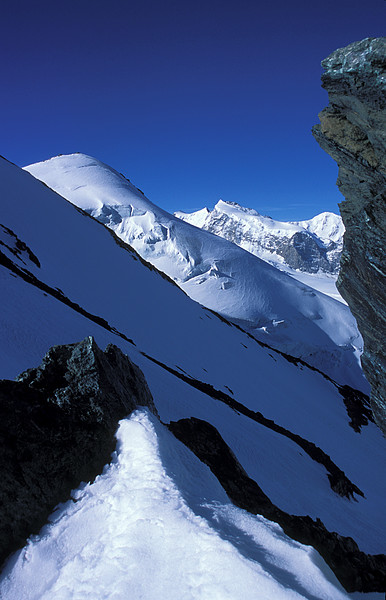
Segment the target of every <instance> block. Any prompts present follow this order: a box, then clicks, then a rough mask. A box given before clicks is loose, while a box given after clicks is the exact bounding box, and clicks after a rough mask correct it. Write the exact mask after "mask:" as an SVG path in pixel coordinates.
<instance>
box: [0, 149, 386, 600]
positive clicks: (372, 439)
mask: <svg viewBox="0 0 386 600" xmlns="http://www.w3.org/2000/svg"><path fill="white" fill-rule="evenodd" d="M0 172H1V179H0V190H1V194H2V198H3V211H2V214H3V219H4V226H5V227H6V228H7V230H8V232H11V233H8V234H7V235H9V236H10V237H11V238H13V239H14V236H17V238H18V239H19V240H20V242H22V243H23V244H24V245H25V246H24V249H25V250H24V253H22V255H18V254H17V253H15V251H14V247H13V246H12V245H11V243H7V246H8V247H5V246H2V247H1V252H2V254H1V257H2V262H1V265H0V278H1V286H0V289H1V294H2V298H1V304H2V311H1V312H0V353H1V360H0V376H1V377H6V378H13V377H15V376H16V375H17V374H18V373H20V372H21V371H23V370H24V369H26V368H29V367H31V366H36V365H37V364H40V362H41V358H42V356H43V355H44V354H45V352H46V351H47V350H48V348H49V347H51V346H53V345H55V344H63V343H71V342H74V341H79V340H81V339H83V338H85V337H86V336H89V335H93V336H94V337H95V339H96V342H97V343H98V345H99V346H100V347H103V348H104V347H105V346H106V345H107V344H108V343H115V344H117V345H118V346H119V347H120V348H121V349H122V350H123V352H125V353H126V354H128V355H129V356H130V358H132V360H133V361H134V362H135V363H136V364H138V365H139V367H140V368H141V369H142V371H143V373H144V375H145V378H146V380H147V382H148V385H149V387H150V390H151V393H152V396H153V398H154V402H155V405H156V408H157V411H158V413H159V415H160V418H161V420H162V422H164V423H169V422H170V421H172V420H173V421H176V420H178V419H182V418H189V417H196V418H198V419H202V420H205V421H207V422H208V423H210V424H212V425H213V426H214V427H216V428H217V430H218V431H219V433H220V434H221V436H222V438H223V439H224V441H225V442H226V443H227V444H228V446H229V447H230V448H231V450H232V451H233V453H234V454H235V456H236V457H237V459H238V460H239V462H240V463H241V465H242V467H243V468H244V469H245V470H246V472H247V473H248V475H249V477H251V478H253V479H254V480H255V481H256V482H257V483H258V484H259V485H260V486H261V488H262V489H263V490H264V492H265V493H266V494H267V495H268V496H269V498H270V499H271V501H272V502H274V503H275V505H277V506H278V507H279V508H280V509H282V510H285V511H287V512H288V513H290V514H295V515H310V516H311V517H312V518H314V519H315V518H320V519H321V520H322V521H323V523H324V524H325V526H326V527H327V528H328V529H329V530H330V531H336V532H338V533H339V534H340V535H344V536H347V535H349V536H351V537H353V538H354V539H355V540H356V542H357V543H358V545H359V547H360V549H361V550H363V551H364V552H369V553H379V552H383V551H384V540H385V539H386V530H385V526H386V524H385V520H384V502H383V499H384V498H385V496H386V481H385V477H384V472H385V471H384V456H385V453H384V449H385V440H384V438H383V437H382V434H381V432H380V431H379V430H378V428H377V427H376V426H375V425H374V424H373V423H371V422H370V423H368V424H367V425H364V426H363V427H362V431H361V433H357V432H356V431H354V429H353V428H352V427H350V426H349V420H350V419H349V417H348V414H347V410H346V407H345V404H344V401H343V396H342V394H341V392H340V390H339V386H337V385H336V384H334V383H333V382H332V381H331V380H328V379H326V378H325V377H323V376H322V375H321V374H320V373H318V372H315V371H313V370H311V369H308V368H307V367H305V366H304V365H297V364H296V363H295V362H294V361H291V360H288V357H287V358H286V357H284V356H282V355H281V354H279V353H277V352H275V351H273V350H270V349H269V348H265V347H261V346H260V345H259V344H257V343H256V342H255V341H254V340H252V339H251V338H250V337H248V335H247V334H245V333H244V332H242V331H240V330H239V329H237V328H236V327H232V326H229V325H228V324H227V323H224V322H223V321H221V320H220V319H219V318H218V317H216V316H215V315H213V314H212V313H211V312H210V311H208V310H206V309H204V308H202V307H200V306H199V305H198V304H197V303H195V302H193V301H192V300H191V299H190V298H188V297H187V296H186V295H185V294H183V293H182V292H181V290H179V289H178V288H177V287H176V286H174V285H171V283H170V282H168V281H166V280H165V279H164V278H162V277H161V276H160V274H159V273H157V272H156V271H154V270H151V269H150V268H148V267H147V266H146V265H144V264H143V263H142V262H141V261H140V260H139V259H138V257H137V256H136V255H135V254H134V253H133V252H131V251H130V248H127V247H122V246H120V245H119V244H118V243H116V241H115V239H114V237H113V236H112V235H111V233H110V232H109V231H107V229H106V228H105V227H103V226H102V225H101V224H100V223H98V222H96V221H95V220H94V219H91V218H88V217H87V216H85V215H83V214H81V213H80V212H79V211H78V210H76V209H75V208H74V207H73V206H72V205H71V204H70V203H68V202H66V201H65V200H64V199H63V198H61V197H60V196H58V195H57V194H55V193H54V192H53V191H52V190H50V189H47V187H45V186H43V185H42V184H41V183H40V182H38V181H36V179H34V178H33V177H31V176H30V175H29V174H28V173H26V172H23V171H22V170H20V169H18V168H17V167H15V166H14V165H11V164H10V163H7V162H6V161H3V160H1V161H0ZM21 215H22V218H21ZM58 223H60V225H61V226H60V227H58V226H57V224H58ZM69 232H71V236H69ZM206 235H208V234H206ZM27 256H34V257H35V258H36V259H37V262H36V261H34V260H29V262H28V260H26V257H27ZM23 261H24V262H23ZM43 283H44V284H45V286H46V287H44V286H43ZM50 290H51V291H50ZM55 290H56V291H55ZM66 299H67V300H68V301H66ZM70 301H71V302H72V303H73V304H72V305H71V303H70ZM334 305H335V303H334ZM74 307H78V308H77V309H75V308H74ZM343 308H344V307H343ZM81 309H82V310H81ZM82 311H83V312H82ZM89 315H94V317H95V318H94V320H93V319H91V318H90V316H89ZM120 334H124V336H125V337H123V336H122V335H120ZM130 340H132V341H130ZM147 356H152V357H154V358H156V359H158V361H159V363H161V362H162V363H164V365H167V366H168V367H170V368H171V369H174V370H175V371H176V370H177V371H180V372H181V373H182V374H184V373H185V374H188V375H189V377H191V378H195V380H196V381H200V382H203V383H205V384H207V385H209V386H212V388H213V389H217V390H222V391H224V392H226V393H227V394H231V395H232V396H233V397H234V398H235V399H236V400H237V401H238V402H239V403H242V404H243V405H244V406H245V407H246V408H248V409H249V410H252V411H260V412H261V413H262V414H263V415H264V416H265V417H266V418H267V419H272V420H274V421H275V422H276V423H279V424H280V425H282V426H283V427H286V428H288V430H291V431H292V432H294V433H295V434H297V435H299V436H302V437H303V438H304V439H306V440H309V441H310V442H312V443H314V444H316V445H317V446H318V447H319V448H321V449H322V450H323V451H324V452H325V453H326V454H328V456H330V457H331V460H332V461H333V462H334V463H335V464H336V465H338V467H339V468H340V469H342V470H343V471H344V473H345V474H346V476H347V477H348V478H349V479H350V480H351V481H352V482H353V483H354V484H355V485H356V486H358V487H359V488H360V489H361V490H362V491H363V493H364V497H362V496H360V495H358V496H356V500H357V501H352V500H349V499H348V498H346V497H342V496H340V495H339V494H337V493H335V492H334V491H333V490H332V488H331V485H330V482H329V479H328V477H327V472H326V469H325V467H324V466H323V465H322V464H320V463H318V462H315V460H313V459H312V458H311V457H310V456H309V455H308V454H307V453H305V452H303V451H301V449H300V447H299V446H298V445H297V444H296V443H294V441H293V440H291V439H289V438H288V437H285V436H282V435H280V434H279V433H277V432H275V431H273V430H271V429H269V428H267V427H264V426H263V425H261V424H259V423H257V422H255V421H253V420H252V419H250V418H248V416H246V415H245V414H241V413H240V412H238V411H235V410H232V409H231V408H230V407H229V406H227V405H226V404H224V403H222V402H219V401H218V400H216V398H214V397H212V396H210V395H208V394H207V393H205V392H204V391H200V389H199V388H197V387H196V388H195V387H193V386H191V385H188V384H187V383H186V382H185V381H183V380H182V379H181V378H177V377H176V376H175V375H173V373H172V371H171V370H167V369H165V368H163V367H161V366H160V365H159V364H156V363H155V362H154V361H151V360H149V359H148V358H147ZM118 437H119V444H118V447H117V457H116V458H115V459H114V461H113V464H112V466H111V467H109V468H107V469H106V471H105V473H104V474H103V475H102V476H101V477H100V478H98V479H97V481H96V482H95V483H94V484H92V485H90V486H86V487H83V488H82V489H80V490H79V491H78V492H76V497H77V499H78V500H79V501H78V502H77V503H76V504H73V503H70V504H68V505H66V506H64V507H62V508H63V510H61V511H59V513H57V514H56V515H54V520H56V522H55V523H54V524H53V525H52V526H48V527H47V528H45V529H44V530H43V531H42V532H41V535H40V536H38V537H37V538H33V539H32V540H31V541H30V542H29V544H28V545H27V547H26V549H25V550H22V551H21V553H17V554H16V555H15V556H14V557H11V559H10V561H9V563H8V565H7V567H6V571H5V572H4V574H3V576H2V579H1V583H0V585H1V588H0V589H1V595H2V597H3V598H4V600H14V599H15V598H19V597H20V598H23V599H24V598H26V599H29V598H31V600H32V599H33V598H38V597H39V594H40V595H41V596H42V597H43V598H44V597H45V598H50V599H51V598H52V600H53V599H54V598H55V600H57V599H58V598H59V599H63V600H64V599H67V598H74V599H75V598H79V600H80V599H81V598H82V600H83V599H84V598H87V599H88V598H90V599H91V598H95V597H100V598H102V599H103V598H104V597H107V596H106V594H107V593H109V594H110V595H109V596H108V597H111V598H113V597H114V598H116V599H117V600H126V598H127V597H136V594H137V597H138V595H139V591H140V592H141V593H142V594H143V598H145V599H146V600H154V598H155V597H157V596H158V597H160V596H161V597H162V595H163V596H164V597H168V598H169V597H171V598H173V597H176V589H177V587H176V586H175V581H177V582H180V581H182V582H183V583H181V585H182V590H183V591H184V592H185V597H186V598H187V599H189V600H190V599H192V600H196V599H200V600H201V599H202V600H204V599H205V600H206V599H207V598H208V597H210V598H215V597H218V598H221V599H222V598H229V600H233V599H234V598H236V599H237V598H238V597H240V596H239V595H238V594H239V591H238V589H239V590H240V591H244V592H245V594H244V595H245V597H246V598H248V593H250V592H247V591H246V583H248V589H249V590H253V591H254V593H255V592H256V590H257V589H258V590H261V597H262V598H267V600H268V599H269V600H271V599H272V598H279V599H281V598H282V597H283V598H298V597H304V598H307V599H308V600H309V599H310V598H313V597H316V598H323V599H325V600H327V599H330V600H335V599H336V600H340V599H341V598H363V596H362V595H361V594H350V595H349V594H347V593H345V592H344V590H343V589H342V587H341V585H340V584H339V583H338V582H337V581H336V578H335V576H334V575H333V574H332V572H331V570H330V569H329V568H328V567H327V566H326V564H325V563H324V561H322V559H321V558H320V556H319V555H317V554H316V553H315V552H314V551H313V550H312V549H310V548H307V547H306V548H305V547H303V546H301V545H300V544H298V543H296V542H293V541H292V540H290V539H289V538H287V537H286V536H284V535H283V533H282V531H281V529H280V528H279V527H278V526H276V525H273V524H272V523H269V522H267V521H266V520H265V519H262V518H261V517H255V516H253V515H251V514H249V513H246V512H245V511H242V510H239V509H235V508H234V507H232V506H231V505H230V504H229V500H228V499H227V497H226V495H225V493H224V492H223V490H222V489H221V487H220V486H219V483H218V482H217V481H216V480H215V479H214V477H213V476H212V475H211V473H210V472H209V470H208V469H207V468H206V467H203V465H202V464H201V463H200V462H199V461H198V460H196V458H195V457H194V456H193V455H192V454H191V453H190V452H189V451H188V450H187V449H186V448H184V447H183V446H182V445H181V444H180V443H177V441H176V440H175V439H174V438H171V436H170V434H169V433H168V432H166V431H165V429H164V428H163V427H161V425H160V424H159V423H157V422H155V421H152V419H151V418H150V420H149V417H148V416H146V415H145V414H144V413H136V415H134V416H133V417H132V418H131V419H130V420H129V421H124V422H123V426H122V427H121V429H120V432H119V434H118ZM139 462H140V464H139ZM370 467H371V468H370ZM165 473H166V474H165ZM273 474H274V476H273ZM111 490H114V494H111V493H110V491H111ZM107 515H108V516H107ZM101 523H103V524H104V523H105V524H106V528H104V529H103V532H102V531H101V530H100V529H99V528H98V527H99V524H101ZM185 538H186V539H188V540H190V542H191V544H187V547H186V548H185V547H184V546H182V547H181V546H180V545H179V541H180V540H182V539H184V540H185ZM163 544H165V548H166V551H167V552H169V549H170V555H169V556H168V558H167V559H165V556H166V554H165V551H164V546H163ZM161 548H162V551H161ZM173 549H174V550H175V552H174V553H173ZM201 558H203V559H204V560H201ZM205 558H206V559H207V561H208V562H207V561H206V560H205ZM231 563H232V564H233V565H234V567H235V568H237V573H236V572H235V568H232V565H231ZM174 564H176V568H174ZM43 565H44V566H43ZM193 566H194V570H192V567H193ZM208 567H210V572H209V568H208ZM150 569H152V570H151V571H150ZM155 572H156V573H157V574H159V576H160V579H159V586H160V587H162V594H161V592H159V589H158V588H157V594H156V596H155V595H154V591H153V590H154V589H155V588H154V587H153V586H154V585H157V584H158V583H154V578H152V577H149V573H155ZM228 572H229V573H230V574H232V575H233V578H234V580H235V582H236V583H237V582H238V586H239V588H238V586H237V585H235V583H234V582H233V578H229V577H228V575H227V573H228ZM238 573H239V574H238ZM176 578H177V579H176ZM149 581H150V582H151V584H152V587H150V585H149ZM244 582H245V583H244ZM184 586H185V587H184ZM316 587H317V588H318V589H316ZM106 590H108V591H106ZM99 591H100V593H99ZM33 594H35V596H34V595H33ZM44 594H45V596H44ZM113 594H114V595H113ZM173 594H174V596H173ZM264 594H265V595H264ZM179 597H181V595H180V596H179ZM249 597H251V598H252V597H256V594H255V595H254V596H249ZM366 597H367V596H366ZM368 598H374V599H378V598H379V599H380V598H381V596H380V594H370V595H369V596H368Z"/></svg>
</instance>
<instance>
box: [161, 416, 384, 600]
mask: <svg viewBox="0 0 386 600" xmlns="http://www.w3.org/2000/svg"><path fill="white" fill-rule="evenodd" d="M168 427H169V429H170V430H171V431H172V433H173V434H174V435H175V436H176V437H177V438H178V439H179V440H180V441H181V442H183V443H184V444H185V445H186V446H187V447H188V448H190V450H192V452H194V454H195V455H196V456H197V457H198V458H199V459H200V460H201V461H202V462H204V463H205V464H206V465H208V467H209V468H210V469H211V471H212V472H213V474H214V475H215V476H216V477H217V479H218V480H219V482H220V483H221V485H222V486H223V488H224V489H225V491H226V493H227V494H228V496H229V498H230V499H231V500H232V502H233V503H234V504H235V505H236V506H239V507H240V508H243V509H244V510H247V511H248V512H250V513H253V514H261V515H263V516H264V517H265V518H267V519H269V520H271V521H274V522H276V523H278V524H279V525H280V526H281V527H282V529H283V531H284V533H286V534H287V535H288V536H289V537H291V538H292V539H294V540H297V541H298V542H301V543H302V544H307V545H311V546H313V547H314V548H315V549H316V550H317V551H318V552H319V554H320V555H321V556H322V557H323V558H324V560H325V561H326V563H327V564H328V565H329V567H330V568H331V569H332V570H333V571H334V573H335V575H336V576H337V578H338V579H339V581H340V582H341V584H342V585H343V587H344V588H345V589H346V590H347V591H348V592H354V591H360V592H383V591H385V589H386V556H385V555H383V554H376V555H369V554H365V553H364V552H361V551H360V550H359V548H358V545H357V544H356V542H355V541H354V540H353V539H352V538H350V537H343V536H340V535H338V534H337V533H334V532H330V531H328V530H327V529H326V527H325V526H324V525H323V523H322V521H321V520H320V519H316V520H315V521H314V520H313V519H311V517H308V516H305V517H299V516H295V515H289V514H288V513H286V512H284V511H283V510H281V509H280V508H278V507H277V506H275V505H274V504H273V503H272V502H271V500H270V499H269V498H268V496H267V495H266V494H265V493H264V492H263V490H262V489H261V488H260V487H259V486H258V484H257V483H256V482H255V481H254V480H253V479H251V478H250V477H248V475H247V473H246V472H245V471H244V469H243V467H242V466H241V465H240V463H239V462H238V460H237V458H236V457H235V455H234V454H233V452H232V451H231V449H230V448H229V447H228V446H227V444H226V443H225V442H224V440H223V439H222V437H221V435H220V434H219V432H218V431H217V429H216V428H215V427H213V425H210V424H209V423H207V422H206V421H201V420H200V419H196V418H194V417H192V418H190V419H181V420H180V421H176V422H171V423H170V424H169V425H168Z"/></svg>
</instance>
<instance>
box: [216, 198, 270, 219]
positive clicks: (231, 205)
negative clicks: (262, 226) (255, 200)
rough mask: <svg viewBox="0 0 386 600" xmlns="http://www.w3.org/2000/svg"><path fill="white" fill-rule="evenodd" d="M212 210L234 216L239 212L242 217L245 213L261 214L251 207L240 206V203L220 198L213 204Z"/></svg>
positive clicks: (251, 214)
mask: <svg viewBox="0 0 386 600" xmlns="http://www.w3.org/2000/svg"><path fill="white" fill-rule="evenodd" d="M213 210H214V212H218V213H224V214H228V215H233V216H234V217H237V216H238V215H239V213H241V216H244V217H245V215H250V216H253V217H260V216H261V215H260V214H259V213H258V212H257V211H256V210H254V209H253V208H246V207H245V206H241V204H238V203H237V202H230V201H227V200H221V199H220V200H219V201H218V202H217V204H216V205H215V207H214V209H213Z"/></svg>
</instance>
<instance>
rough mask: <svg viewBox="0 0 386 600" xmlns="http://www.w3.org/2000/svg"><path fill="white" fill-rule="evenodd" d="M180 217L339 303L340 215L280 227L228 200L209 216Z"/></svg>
mask: <svg viewBox="0 0 386 600" xmlns="http://www.w3.org/2000/svg"><path fill="white" fill-rule="evenodd" d="M175 215H176V216H177V217H179V218H180V219H183V220H184V221H186V222H187V223H191V224H192V225H195V226H196V227H200V228H201V229H205V230H206V231H210V232H211V233H214V234H216V235H218V236H220V237H223V238H225V239H227V240H229V241H231V242H233V243H234V244H237V245H238V246H240V247H241V248H244V249H245V250H247V251H248V252H251V254H254V255H255V256H258V257H259V258H261V259H263V260H265V261H267V262H269V263H270V264H272V265H274V266H275V267H277V268H279V269H281V270H285V271H287V272H289V273H290V274H291V275H292V276H294V277H295V278H297V279H299V280H301V281H304V282H305V283H307V284H308V285H311V286H312V287H315V288H316V289H321V290H323V291H326V290H329V291H328V292H326V293H329V294H330V295H331V296H333V297H336V298H338V299H339V294H338V293H337V291H336V288H335V285H334V279H332V277H334V278H336V277H337V274H338V271H339V261H340V255H341V251H342V246H343V234H344V226H343V223H342V219H341V217H339V216H338V215H335V214H334V213H330V212H324V213H321V214H319V215H317V216H316V217H313V218H312V219H309V220H305V221H277V220H274V219H272V218H271V217H268V216H263V215H261V214H259V213H258V212H257V211H256V210H254V209H251V208H244V207H243V206H240V205H239V204H237V203H235V202H224V201H223V200H220V201H219V202H218V203H217V204H216V206H215V207H214V209H213V210H212V211H209V212H207V211H206V212H202V211H197V212H194V213H191V214H186V213H180V212H177V213H175ZM304 274H306V277H305V276H304ZM307 274H312V275H315V274H318V275H319V279H316V278H313V279H312V278H311V279H310V278H309V277H308V278H307ZM326 274H328V277H326V276H325V275H326ZM320 276H322V278H321V280H320ZM329 278H330V280H329Z"/></svg>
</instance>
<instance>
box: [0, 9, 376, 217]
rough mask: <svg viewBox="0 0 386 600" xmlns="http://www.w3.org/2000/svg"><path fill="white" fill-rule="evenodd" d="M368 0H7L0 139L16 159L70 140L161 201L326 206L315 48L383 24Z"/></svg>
mask: <svg viewBox="0 0 386 600" xmlns="http://www.w3.org/2000/svg"><path fill="white" fill-rule="evenodd" d="M385 9H386V2H385V1H384V0H366V2H365V1H364V0H323V1H319V0H303V1H297V0H294V1H292V2H291V1H289V0H277V1H276V2H275V1H272V0H267V1H266V2H259V1H258V0H254V1H243V0H238V1H227V0H222V1H217V0H215V1H213V0H206V1H201V0H195V1H191V0H185V1H184V0H178V1H174V0H173V1H172V0H162V1H161V0H159V1H147V0H143V1H142V2H139V1H137V0H135V1H130V0H126V1H125V0H120V1H117V0H109V1H106V0H104V1H103V2H101V1H99V0H93V1H92V2H91V1H89V0H78V1H77V2H75V1H73V0H67V2H58V1H57V0H51V1H50V2H39V0H37V1H36V2H30V1H28V2H27V1H22V2H18V1H17V0H13V2H7V3H6V4H5V5H3V6H2V14H1V21H0V51H1V54H0V56H1V65H2V66H1V70H2V75H1V86H2V93H1V95H0V108H1V115H2V117H3V119H2V121H3V122H2V127H1V129H2V133H1V139H2V148H1V150H0V153H1V154H3V155H4V156H5V157H6V158H8V159H9V160H11V161H12V162H15V163H16V164H18V165H20V166H24V165H26V164H29V163H32V162H37V161H40V160H44V159H47V158H49V157H51V156H53V155H56V154H59V153H62V154H66V153H71V152H76V151H79V152H84V153H86V154H91V155H92V156H95V157H97V158H99V159H100V160H102V161H104V162H106V163H108V164H110V165H111V166H113V167H114V168H115V169H117V170H118V171H121V172H123V173H124V174H125V175H126V176H127V177H129V178H130V179H131V180H132V181H133V183H135V184H136V185H137V186H138V187H140V188H141V189H142V190H143V191H144V192H145V193H146V194H147V196H148V197H150V199H151V200H153V202H155V203H156V204H158V205H160V206H162V207H163V208H165V209H167V210H169V211H173V210H177V209H181V210H186V211H191V210H195V209H198V208H201V207H203V206H205V205H207V206H209V207H211V206H213V204H214V203H215V202H216V201H217V200H218V199H219V198H223V199H224V200H231V201H236V202H239V203H241V204H243V205H245V206H250V207H253V208H255V209H257V210H259V211H260V212H262V213H263V214H270V215H271V216H273V217H275V218H279V219H300V218H310V217H312V216H314V215H315V214H317V213H318V212H321V211H323V210H332V211H335V212H337V210H338V209H337V202H339V201H341V199H342V196H341V195H340V193H339V192H338V190H337V188H336V186H335V181H336V177H337V167H336V165H335V163H334V162H333V160H332V159H331V158H329V157H328V156H327V155H325V154H324V152H323V151H322V150H321V149H320V148H319V146H318V145H317V143H316V142H315V141H314V139H313V137H312V135H311V133H310V130H311V127H312V125H313V124H314V123H316V122H317V121H318V119H317V114H318V112H319V111H320V110H321V109H322V108H323V107H324V106H325V105H326V104H327V94H326V92H325V91H324V90H322V89H321V87H320V75H321V72H322V69H321V67H320V61H321V60H322V59H323V58H325V57H326V56H327V55H328V54H330V53H331V52H332V51H333V50H335V49H336V48H338V47H342V46H345V45H347V44H348V43H351V42H353V41H356V40H359V39H363V38H364V37H368V36H372V37H377V36H380V35H384V33H385V30H384V23H385V22H386V19H385V17H386V10H385Z"/></svg>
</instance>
